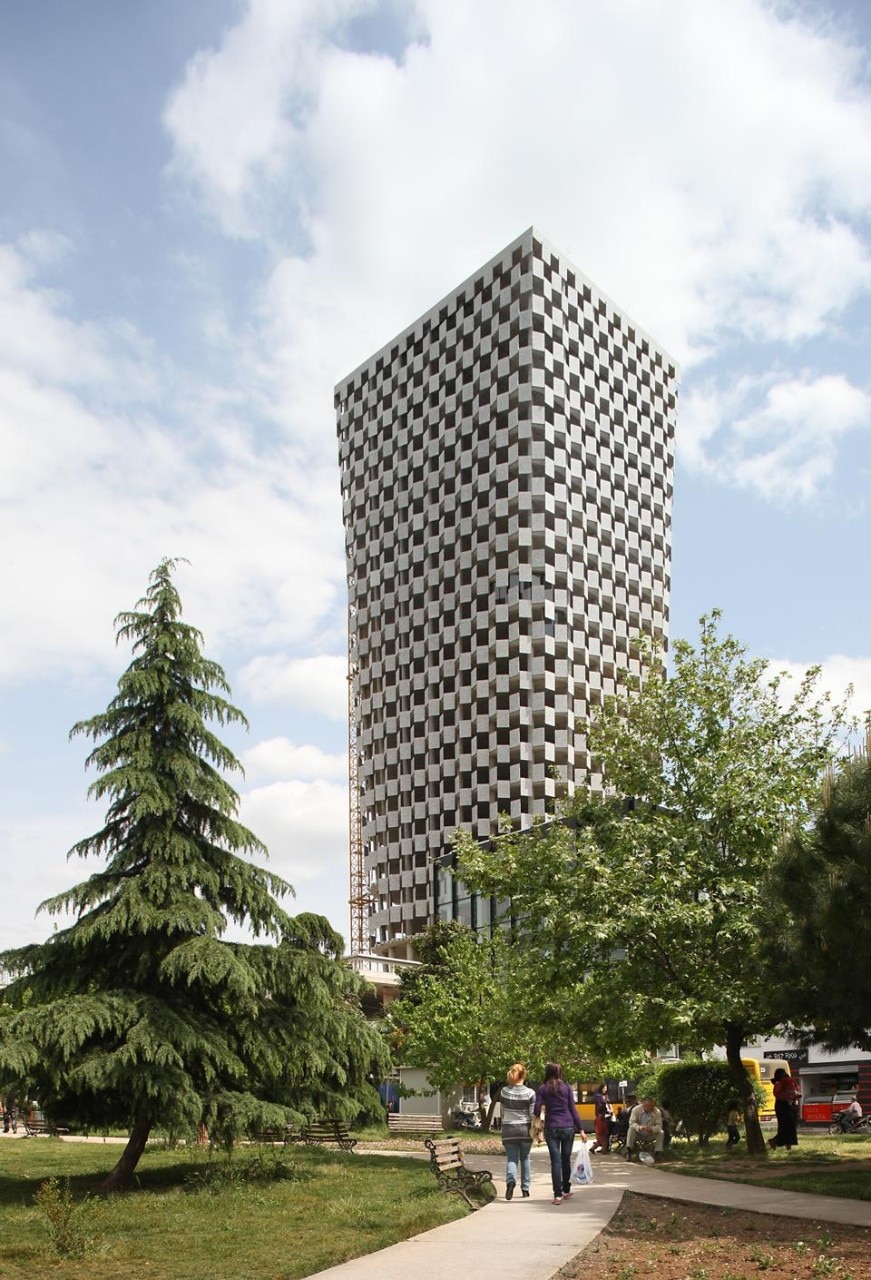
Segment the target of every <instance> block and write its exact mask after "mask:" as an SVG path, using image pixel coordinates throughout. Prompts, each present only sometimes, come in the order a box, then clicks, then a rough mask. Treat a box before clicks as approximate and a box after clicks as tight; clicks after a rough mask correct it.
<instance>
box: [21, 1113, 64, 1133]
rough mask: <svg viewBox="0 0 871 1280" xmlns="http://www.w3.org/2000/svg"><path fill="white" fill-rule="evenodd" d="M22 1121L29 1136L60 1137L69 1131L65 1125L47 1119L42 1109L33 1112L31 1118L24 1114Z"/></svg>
mask: <svg viewBox="0 0 871 1280" xmlns="http://www.w3.org/2000/svg"><path fill="white" fill-rule="evenodd" d="M21 1123H22V1124H23V1125H24V1132H25V1133H26V1134H27V1136H28V1138H39V1137H48V1138H60V1137H61V1136H62V1135H63V1134H65V1133H69V1129H65V1128H64V1127H63V1125H58V1124H55V1123H54V1121H53V1120H47V1119H46V1117H45V1116H44V1115H43V1113H42V1112H41V1111H34V1112H32V1113H31V1115H30V1117H29V1118H28V1117H26V1116H24V1115H22V1116H21Z"/></svg>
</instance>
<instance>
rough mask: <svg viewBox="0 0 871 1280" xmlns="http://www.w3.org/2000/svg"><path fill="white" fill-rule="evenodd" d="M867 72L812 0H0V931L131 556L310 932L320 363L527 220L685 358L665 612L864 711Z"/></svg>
mask: <svg viewBox="0 0 871 1280" xmlns="http://www.w3.org/2000/svg"><path fill="white" fill-rule="evenodd" d="M869 66H871V18H869V16H868V14H867V13H866V11H865V10H864V8H862V7H860V6H859V5H858V4H846V3H844V4H832V5H829V6H823V5H811V4H805V5H795V4H789V3H761V2H760V0H704V2H703V3H699V0H658V3H657V4H656V5H650V4H648V3H645V2H644V0H609V3H608V4H607V5H606V4H601V3H594V2H593V0H536V3H535V4H534V5H533V4H532V3H530V0H476V3H475V4H474V5H470V4H468V3H466V2H464V0H233V2H230V0H185V3H183V4H178V3H176V2H174V0H173V2H170V0H149V3H148V4H147V5H132V4H118V3H117V0H80V2H79V3H78V4H76V5H70V4H69V3H67V0H30V3H28V4H26V5H13V4H7V5H4V6H2V7H0V175H2V176H0V191H2V200H0V441H2V455H0V456H2V458H3V463H2V467H0V538H2V541H0V546H2V551H0V590H2V599H3V602H4V606H5V607H4V610H3V626H2V629H0V764H2V769H0V847H2V850H3V856H4V859H5V872H6V876H5V885H4V893H3V908H2V913H0V947H4V946H12V945H17V944H19V943H23V942H25V941H27V940H30V939H35V938H38V937H41V936H43V935H44V933H45V932H46V931H47V930H48V929H49V928H50V921H48V920H47V919H45V918H40V919H39V920H36V921H35V920H34V912H35V909H36V906H37V904H38V903H39V902H40V901H41V900H42V899H43V898H44V897H46V896H48V895H49V894H51V893H54V892H58V891H60V890H61V889H62V888H64V887H66V886H67V885H69V884H71V883H72V882H73V881H74V880H76V879H79V878H81V877H82V876H83V875H85V874H87V873H88V871H89V870H91V869H93V868H89V867H88V865H87V864H84V865H69V864H67V863H66V861H65V854H66V851H67V850H68V849H69V848H70V846H71V845H72V844H73V843H74V841H76V840H77V839H79V838H80V837H82V836H83V835H85V834H86V833H87V832H89V831H91V830H94V829H95V828H96V826H97V825H98V823H99V819H100V816H101V815H100V812H99V811H98V810H95V809H94V808H92V807H91V806H89V804H88V803H87V801H86V788H87V784H88V782H89V781H90V780H91V779H90V778H89V777H88V776H87V775H86V774H85V772H84V769H83V761H84V755H85V746H84V744H83V743H81V742H79V741H76V742H73V743H70V742H69V741H68V739H67V734H68V731H69V728H70V726H71V725H72V724H73V723H74V722H75V721H77V720H79V719H81V718H84V717H87V716H89V715H92V714H94V713H96V712H97V711H100V710H102V709H103V708H104V707H105V705H106V703H107V702H108V700H109V699H110V697H111V696H112V693H113V691H114V687H115V682H116V680H117V677H118V675H119V674H120V672H121V671H122V670H123V668H124V667H125V666H126V664H127V661H128V655H127V654H126V653H125V652H123V651H118V650H116V648H115V645H114V631H113V618H114V617H115V615H116V614H117V613H118V612H119V611H120V610H122V609H126V608H129V607H131V606H132V605H133V604H134V603H135V601H136V600H137V599H138V597H139V596H140V595H141V594H142V591H143V590H144V587H145V585H146V582H147V578H148V574H149V572H150V570H151V569H152V568H153V567H154V565H155V564H157V562H158V561H159V560H160V559H161V558H163V557H164V556H166V555H176V556H185V557H187V558H188V560H189V561H190V564H189V565H185V566H182V567H181V569H180V570H179V574H178V583H179V587H180V589H181V591H182V596H183V599H184V601H185V606H186V614H187V617H188V619H189V620H190V621H192V622H194V623H195V624H196V625H198V626H199V627H200V628H201V629H202V630H203V632H204V633H205V636H206V641H207V652H208V653H209V655H210V656H211V657H213V658H215V659H217V660H218V661H220V662H221V663H222V664H223V665H224V667H225V669H226V671H227V674H228V676H229V679H230V681H231V684H232V686H233V693H234V700H235V701H236V702H237V704H239V705H240V706H242V708H243V709H244V710H245V711H246V713H247V714H248V717H249V719H250V722H251V730H250V733H249V734H248V735H247V736H243V735H241V734H237V735H233V736H232V745H233V746H234V747H235V749H236V750H237V751H238V753H239V754H240V755H241V757H242V759H243V761H244V763H245V767H246V777H245V779H244V780H240V783H239V789H240V791H241V793H242V816H243V818H244V819H245V820H246V821H247V822H248V823H249V825H251V826H252V827H253V828H254V829H255V830H256V831H257V832H258V834H260V835H261V836H262V838H263V839H264V840H265V841H266V843H267V844H268V845H269V847H270V851H271V866H272V867H273V869H275V870H276V871H278V872H279V873H280V874H283V875H285V876H286V877H287V878H288V879H289V880H290V881H291V882H292V883H293V884H294V885H295V887H296V889H297V900H296V908H297V909H305V910H320V911H323V912H324V913H326V914H327V915H329V917H330V918H331V920H332V921H333V923H334V924H335V925H336V926H337V927H338V928H339V929H340V930H341V931H342V932H343V933H346V932H347V906H346V901H347V795H346V784H345V776H346V756H345V733H346V729H345V721H344V700H345V681H344V665H345V659H344V643H345V623H344V603H345V598H344V549H343V536H342V527H341V514H340V502H339V479H338V471H337V465H336V447H335V427H334V419H333V409H332V387H333V385H334V383H335V382H336V381H337V380H338V379H339V378H340V377H341V376H343V375H344V374H346V373H347V372H349V371H350V370H351V369H352V368H354V367H355V366H356V365H357V364H358V363H359V362H360V361H361V360H362V359H364V358H365V357H366V356H367V355H368V354H369V353H370V352H371V351H373V350H375V349H377V348H378V347H379V346H381V345H382V344H383V343H384V342H385V341H387V340H389V339H390V338H391V337H392V336H393V334H395V333H396V332H398V331H399V330H401V329H402V328H404V327H405V325H407V324H408V323H410V322H411V321H412V320H413V319H414V318H415V317H416V316H417V315H419V314H420V313H421V312H422V311H424V310H425V309H426V308H427V307H429V306H430V305H431V304H432V303H433V302H434V301H436V300H437V299H438V298H439V297H441V296H442V295H443V294H445V293H447V292H448V291H449V290H450V289H451V288H453V287H454V286H455V285H456V284H458V283H459V282H460V281H461V280H463V279H465V278H466V276H468V275H469V274H470V273H471V272H472V271H473V270H474V269H475V268H476V267H477V266H478V265H480V264H481V263H483V262H484V261H486V260H487V259H488V258H490V257H491V256H492V255H493V254H494V253H496V252H497V251H498V250H499V249H500V248H502V246H503V245H505V244H507V243H508V242H509V241H510V240H512V239H513V238H514V237H515V236H516V235H518V234H519V233H520V232H521V231H522V230H524V228H526V227H527V226H529V225H530V224H535V225H536V226H538V227H539V228H540V229H541V230H542V231H543V232H544V233H545V234H546V235H547V236H548V237H549V238H550V239H551V240H552V241H553V242H554V243H555V244H557V245H559V246H560V247H561V248H562V249H563V250H564V251H565V252H566V253H567V254H568V255H569V256H570V257H571V258H572V259H573V260H574V261H575V263H576V264H577V265H578V267H579V268H580V269H581V270H582V271H583V272H584V273H585V274H586V275H588V276H589V277H590V278H591V279H593V280H594V281H595V282H596V284H597V285H599V287H600V288H601V289H603V290H604V291H605V292H606V293H608V294H609V295H610V296H611V297H612V298H613V299H614V300H615V301H616V302H617V303H618V304H619V305H620V306H621V307H622V308H623V309H625V310H626V311H627V312H628V313H629V314H630V315H632V316H633V317H634V318H635V319H636V320H637V321H638V322H639V323H640V324H641V325H642V326H643V327H644V328H645V329H647V330H648V331H649V332H650V333H652V334H653V335H654V336H655V337H656V339H657V340H658V341H659V342H661V343H662V344H663V345H664V346H665V347H666V348H667V349H668V350H669V351H670V352H671V353H672V354H673V355H674V356H675V357H676V358H677V359H678V361H679V362H680V364H681V367H682V370H683V375H682V383H681V401H680V410H679V427H678V445H677V472H676V484H675V503H674V542H673V575H672V634H673V635H683V636H689V637H692V636H694V634H695V633H696V622H697V619H698V617H699V615H700V614H701V613H702V612H704V611H706V610H709V609H710V608H712V607H714V606H720V607H721V608H722V609H723V610H724V612H725V621H726V624H727V626H728V627H729V629H730V630H732V631H733V633H734V634H736V635H737V636H739V637H740V638H741V639H742V640H744V641H745V642H746V643H747V645H748V646H749V647H750V649H751V650H752V652H754V653H756V654H760V655H762V656H764V657H766V658H769V659H771V660H772V661H773V662H774V663H776V664H777V665H778V666H782V665H784V664H791V665H793V666H794V667H795V669H796V670H798V669H800V668H802V667H804V666H805V665H806V664H808V663H821V664H823V668H824V675H825V679H826V681H827V683H828V684H829V685H830V687H831V688H832V689H833V690H835V691H836V692H838V691H840V690H841V689H842V688H843V686H844V685H845V684H846V683H847V681H849V680H852V681H853V683H854V685H855V688H856V708H857V710H861V709H863V708H866V707H869V706H871V642H869V639H868V637H869V634H871V630H869V604H868V600H867V592H866V591H865V589H864V577H863V570H862V565H863V561H864V558H865V555H866V554H867V552H866V547H867V543H868V533H869V499H868V491H869V480H871V433H869V426H871V384H869V361H868V351H869V338H871V244H869V217H871V79H869Z"/></svg>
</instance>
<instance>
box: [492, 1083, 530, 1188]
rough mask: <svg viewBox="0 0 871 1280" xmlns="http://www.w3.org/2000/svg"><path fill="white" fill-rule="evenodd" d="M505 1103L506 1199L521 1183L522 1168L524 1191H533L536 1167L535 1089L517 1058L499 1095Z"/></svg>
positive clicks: (503, 1107) (503, 1117) (503, 1133)
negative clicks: (533, 1153) (533, 1157)
mask: <svg viewBox="0 0 871 1280" xmlns="http://www.w3.org/2000/svg"><path fill="white" fill-rule="evenodd" d="M499 1101H500V1102H501V1103H502V1146H503V1147H504V1148H505V1199H506V1200H510V1199H511V1197H512V1196H513V1195H514V1188H515V1187H516V1186H517V1171H518V1168H519V1170H520V1193H521V1195H522V1196H523V1197H524V1199H525V1198H526V1197H528V1195H529V1184H530V1182H531V1175H532V1167H531V1161H530V1158H529V1153H530V1151H531V1150H532V1117H533V1108H534V1106H535V1090H534V1089H530V1087H529V1085H528V1084H527V1083H526V1067H525V1066H524V1065H523V1063H522V1062H515V1064H514V1066H513V1067H509V1068H508V1083H507V1084H504V1085H503V1086H502V1092H501V1093H500V1095H499Z"/></svg>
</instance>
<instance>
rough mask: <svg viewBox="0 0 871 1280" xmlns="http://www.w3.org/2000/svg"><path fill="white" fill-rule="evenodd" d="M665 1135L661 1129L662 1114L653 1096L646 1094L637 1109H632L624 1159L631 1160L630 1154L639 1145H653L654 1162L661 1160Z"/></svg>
mask: <svg viewBox="0 0 871 1280" xmlns="http://www.w3.org/2000/svg"><path fill="white" fill-rule="evenodd" d="M664 1139H665V1134H664V1132H663V1128H662V1112H661V1111H660V1109H659V1107H658V1106H657V1105H656V1099H655V1098H654V1097H653V1094H648V1095H647V1097H646V1098H644V1099H643V1100H642V1101H641V1102H639V1104H638V1106H637V1107H633V1108H632V1114H631V1115H630V1116H629V1131H628V1133H627V1134H626V1159H627V1160H631V1159H632V1153H633V1151H634V1150H635V1147H636V1145H637V1144H639V1143H644V1144H645V1145H647V1144H648V1143H651V1142H652V1143H653V1158H654V1160H661V1159H662V1147H663V1142H664Z"/></svg>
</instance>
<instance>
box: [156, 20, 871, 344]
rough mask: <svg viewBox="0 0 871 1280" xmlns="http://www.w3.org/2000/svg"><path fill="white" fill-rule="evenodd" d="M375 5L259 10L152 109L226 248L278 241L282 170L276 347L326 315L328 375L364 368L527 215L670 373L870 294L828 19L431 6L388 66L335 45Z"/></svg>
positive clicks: (857, 155) (862, 129) (841, 63)
mask: <svg viewBox="0 0 871 1280" xmlns="http://www.w3.org/2000/svg"><path fill="white" fill-rule="evenodd" d="M369 7H370V6H369V5H368V4H363V3H359V4H356V5H355V4H352V3H350V0H349V2H348V3H344V4H339V3H331V4H322V3H320V0H318V3H315V2H314V0H310V2H309V3H298V4H296V5H294V6H287V5H285V4H284V3H283V0H258V2H257V3H252V4H250V5H249V6H248V7H247V9H246V11H245V13H244V15H243V17H242V19H241V21H240V22H239V23H238V24H237V26H236V27H234V28H233V29H232V31H230V32H229V33H227V34H226V35H225V37H224V39H223V41H222V43H221V45H220V47H219V48H217V49H215V50H213V51H212V52H210V53H201V54H199V55H198V57H197V59H196V60H195V62H194V63H193V64H191V66H190V67H189V69H188V73H187V76H186V78H185V83H184V85H183V86H182V88H181V89H180V90H179V91H178V93H177V94H176V95H175V96H174V98H173V101H172V103H171V105H170V108H169V110H168V112H167V115H166V124H167V127H168V129H169V130H170V134H171V137H172V140H173V145H174V150H175V161H174V165H175V172H177V173H179V174H184V175H186V176H187V177H188V178H189V179H190V180H191V181H192V182H194V183H195V184H196V185H197V187H198V189H199V190H200V192H201V195H202V198H203V200H204V202H205V204H206V207H208V208H209V209H210V211H211V212H212V213H213V214H215V215H216V216H218V217H219V218H223V219H224V221H225V225H229V226H231V227H232V228H233V229H234V230H236V231H237V232H241V233H247V234H256V233H261V232H262V230H263V223H264V217H266V218H267V221H268V222H269V226H270V229H271V232H272V233H273V235H274V234H275V233H276V232H277V231H278V228H279V227H280V226H281V225H282V220H281V218H278V217H276V216H275V211H274V210H271V213H269V212H268V211H270V208H271V202H272V200H273V197H274V193H275V185H276V181H277V175H278V174H279V173H281V172H283V175H284V185H283V187H282V196H283V199H284V200H285V201H286V202H287V205H286V206H285V213H286V209H287V206H289V207H290V208H291V209H292V210H293V212H294V214H295V217H296V220H297V225H298V228H299V230H300V232H301V233H302V235H303V237H304V241H305V244H304V248H303V249H301V250H299V251H296V252H294V253H293V254H292V255H291V256H290V257H289V258H288V260H287V261H286V262H285V263H283V264H280V265H279V267H278V268H277V270H276V275H275V278H274V285H275V290H274V291H275V293H277V294H278V295H280V296H279V297H278V298H276V297H272V298H271V299H270V302H271V306H272V308H273V312H274V318H275V321H276V324H277V325H278V327H279V329H281V328H284V329H285V330H286V331H288V332H293V333H295V334H296V336H297V337H298V336H299V334H300V332H303V333H305V332H307V331H308V328H309V325H310V324H313V325H314V327H315V328H316V329H321V328H322V326H323V324H324V323H325V316H326V315H329V318H330V323H331V326H332V334H331V343H330V345H331V347H332V349H333V350H334V351H335V352H336V354H337V358H339V359H340V357H341V352H342V350H348V351H349V353H350V352H351V351H352V350H353V351H354V352H355V353H356V356H357V357H361V356H363V355H366V354H368V352H369V351H370V350H371V349H372V347H373V346H376V345H378V343H379V341H380V340H385V339H387V338H389V337H390V336H391V335H392V332H394V331H395V329H396V328H398V327H400V326H401V325H402V324H404V323H407V322H408V321H409V320H410V319H412V318H413V317H414V315H415V314H416V313H417V312H418V311H419V310H421V309H422V308H423V307H424V306H425V305H428V304H430V303H431V301H432V298H433V297H434V296H438V295H439V293H440V292H443V291H445V290H446V289H447V288H448V287H450V285H452V284H453V283H455V282H456V281H457V280H458V279H461V278H462V276H463V275H464V274H466V272H467V271H468V270H469V269H471V268H472V267H474V266H475V265H476V264H477V263H478V262H479V261H481V259H482V257H485V256H488V255H489V254H490V253H493V252H495V251H496V250H497V249H498V248H499V247H500V245H501V244H502V243H504V242H505V241H507V240H508V239H510V238H511V237H512V236H513V235H515V234H517V233H518V232H519V231H520V230H522V229H523V227H524V226H526V225H528V224H529V222H532V221H536V222H537V223H539V224H540V225H541V226H542V228H543V229H544V230H545V231H548V232H549V233H550V234H551V235H552V236H553V237H554V238H555V239H556V240H557V241H558V242H559V243H560V244H561V245H564V246H566V247H567V248H568V249H570V250H571V251H572V252H573V253H574V256H575V257H576V259H577V260H578V261H579V263H580V264H581V265H582V267H583V268H584V270H586V271H587V272H588V273H589V274H590V275H592V276H593V278H594V279H596V281H597V283H599V284H600V285H601V286H602V287H604V288H605V289H606V290H607V291H608V292H609V293H611V294H612V295H613V296H615V297H617V298H619V299H620V302H621V304H622V305H623V306H625V307H626V308H627V310H628V311H629V312H630V314H635V315H636V317H637V318H638V319H639V320H640V321H641V322H642V323H644V324H645V325H646V327H647V328H649V329H651V330H652V331H653V332H655V333H656V334H657V336H659V337H661V339H662V340H663V341H664V342H665V343H666V345H667V346H670V348H671V349H673V350H674V352H675V354H676V355H678V356H679V357H681V358H684V359H686V358H688V357H691V356H693V354H694V353H701V352H705V351H707V350H709V348H710V344H711V343H712V342H718V343H719V342H722V341H724V340H726V339H729V338H731V337H735V336H741V337H745V336H747V334H748V333H752V334H758V335H762V336H764V337H766V338H770V339H783V340H786V341H793V340H796V339H798V338H801V337H804V336H806V335H808V334H811V333H818V332H819V331H820V330H821V328H822V326H823V325H824V324H825V323H826V322H827V321H828V320H829V319H830V318H831V317H832V316H833V315H836V314H838V313H839V312H840V311H841V310H842V309H843V308H844V307H845V306H847V305H848V303H849V302H850V301H851V299H853V298H854V297H855V296H856V294H857V292H859V291H861V290H867V288H868V287H869V283H871V274H869V255H868V252H867V248H866V247H865V246H864V245H863V244H862V243H861V241H860V240H859V238H858V235H857V233H856V231H855V230H854V229H853V228H852V227H851V225H850V219H851V218H853V217H855V216H857V215H858V216H862V215H863V214H865V213H867V211H868V209H869V203H871V196H869V192H871V111H869V97H868V93H867V90H863V89H862V88H861V87H860V84H861V82H860V76H861V62H860V60H859V58H858V56H857V51H856V50H855V49H854V48H852V47H851V46H850V45H849V44H848V42H847V40H846V39H843V38H839V37H838V35H837V32H836V31H835V29H834V28H833V27H832V26H829V27H827V28H823V27H822V24H821V25H820V28H819V29H814V27H813V26H812V24H811V20H810V18H809V17H805V18H804V20H801V21H800V20H799V19H798V17H796V16H789V15H785V13H784V11H783V10H780V11H775V10H774V9H773V8H772V7H771V6H769V5H766V4H762V3H760V2H759V0H718V2H716V3H710V4H706V5H698V4H695V3H691V0H663V3H660V4H657V5H656V7H655V9H652V8H650V7H646V8H645V7H643V6H639V5H638V4H637V3H636V2H634V0H617V2H615V3H613V4H610V5H607V6H601V5H592V4H579V5H573V4H568V3H565V2H564V0H543V2H542V3H541V4H539V5H538V6H537V7H536V13H535V24H534V31H533V30H531V29H530V24H529V10H528V6H527V5H526V4H525V3H523V0H479V3H477V4H475V5H474V6H469V5H462V6H460V5H453V4H445V3H444V2H443V0H427V2H426V3H421V4H420V5H418V12H419V14H420V19H421V26H422V28H423V29H424V30H425V32H426V39H425V41H424V40H422V41H421V42H420V43H417V44H412V45H410V46H409V47H408V48H407V49H406V52H405V56H404V58H403V60H402V61H401V63H399V64H397V63H396V62H395V61H393V60H391V59H390V58H387V57H376V56H372V55H365V54H356V53H353V52H351V51H349V50H347V49H342V48H338V47H336V45H335V43H333V42H332V38H333V37H334V36H335V33H336V31H337V29H338V28H339V27H340V25H341V23H342V22H343V21H344V20H345V19H346V18H347V17H348V15H349V14H350V13H353V12H355V11H363V10H365V9H367V8H369ZM518 84H522V85H523V86H524V91H523V92H522V93H518V92H517V86H518ZM445 86H450V88H449V91H447V90H446V88H445ZM249 98H250V103H251V106H250V111H249V110H248V104H249ZM242 103H245V104H246V110H245V111H242V110H241V109H240V106H241V104H242ZM230 111H235V112H236V118H235V119H234V120H233V121H232V122H231V126H230V141H229V144H227V145H225V140H226V127H225V126H226V124H227V121H226V117H227V114H228V112H230ZM282 166H283V168H282ZM592 188H595V193H596V195H597V198H591V189H592ZM531 192H534V193H535V198H534V202H533V203H531V202H530V193H531ZM601 193H607V198H601ZM228 205H229V206H230V209H231V212H229V213H228ZM267 215H268V216H267ZM340 297H341V298H342V299H343V303H342V305H341V306H340V307H338V308H337V306H336V303H337V300H338V299H339V298H340ZM330 303H332V305H330ZM321 312H323V313H324V316H321V315H320V314H319V313H321ZM352 316H356V319H355V320H354V319H352V318H351V317H352ZM343 321H344V322H345V323H346V324H348V325H349V326H351V328H352V330H353V331H355V332H352V333H347V334H343V333H342V329H343ZM316 347H317V349H318V350H322V349H323V344H316ZM279 359H281V355H280V353H279ZM352 363H356V359H354V360H353V361H352ZM339 367H340V368H341V367H343V366H342V364H341V362H340V364H339Z"/></svg>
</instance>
